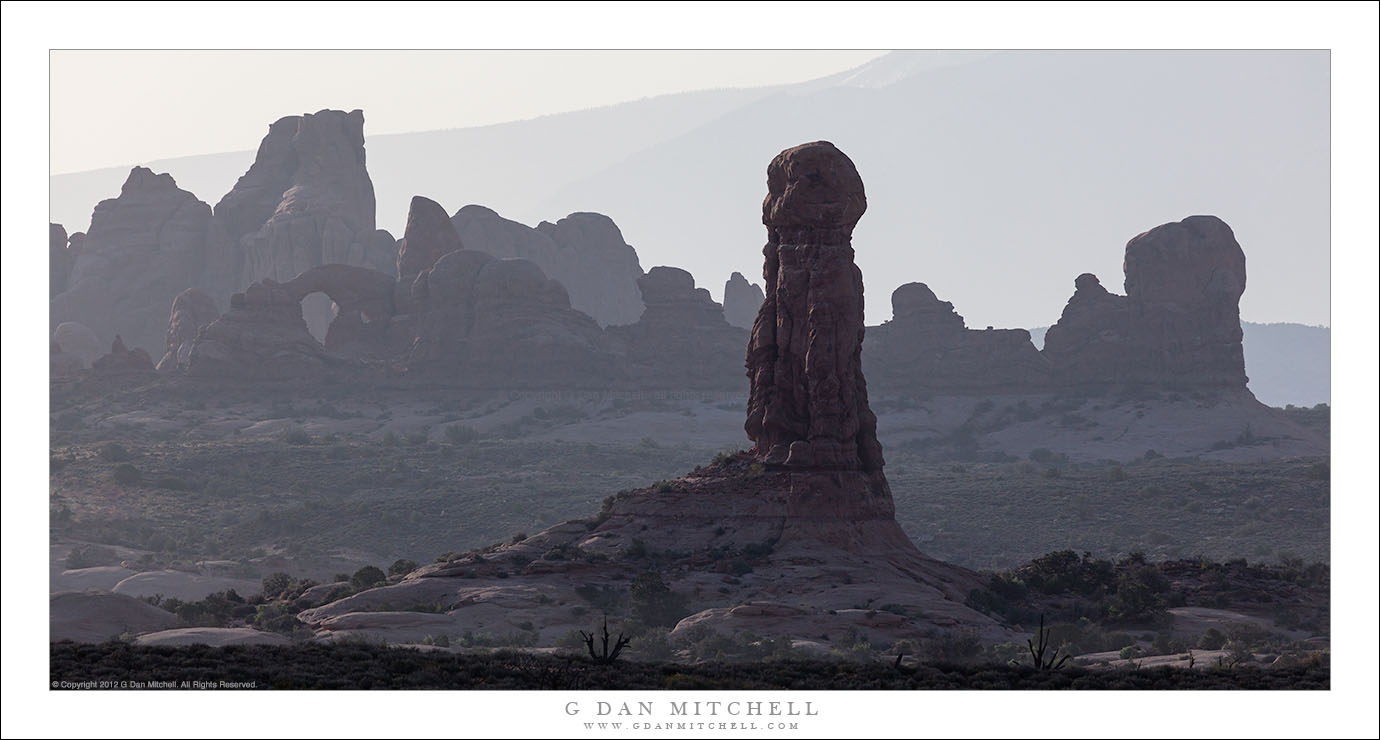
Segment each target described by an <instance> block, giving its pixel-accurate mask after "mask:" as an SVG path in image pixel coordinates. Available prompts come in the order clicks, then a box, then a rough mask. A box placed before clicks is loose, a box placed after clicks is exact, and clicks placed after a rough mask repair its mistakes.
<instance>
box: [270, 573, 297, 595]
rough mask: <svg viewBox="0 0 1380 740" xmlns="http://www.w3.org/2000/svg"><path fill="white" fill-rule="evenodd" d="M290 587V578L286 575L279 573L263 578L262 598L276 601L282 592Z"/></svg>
mask: <svg viewBox="0 0 1380 740" xmlns="http://www.w3.org/2000/svg"><path fill="white" fill-rule="evenodd" d="M291 585H292V576H289V575H288V574H286V573H282V572H279V573H273V574H271V575H267V576H264V581H263V589H264V598H265V599H270V600H271V599H276V598H278V597H279V596H281V595H282V593H283V592H284V591H286V590H288V587H289V586H291Z"/></svg>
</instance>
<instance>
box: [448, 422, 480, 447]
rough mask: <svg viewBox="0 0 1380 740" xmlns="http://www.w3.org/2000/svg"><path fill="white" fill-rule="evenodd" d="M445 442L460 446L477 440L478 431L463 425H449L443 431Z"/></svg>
mask: <svg viewBox="0 0 1380 740" xmlns="http://www.w3.org/2000/svg"><path fill="white" fill-rule="evenodd" d="M445 435H446V441H447V442H449V443H451V444H453V445H462V444H465V443H467V442H473V441H475V440H477V439H479V430H477V429H475V428H474V427H471V426H467V425H465V424H451V425H449V426H447V427H446V430H445Z"/></svg>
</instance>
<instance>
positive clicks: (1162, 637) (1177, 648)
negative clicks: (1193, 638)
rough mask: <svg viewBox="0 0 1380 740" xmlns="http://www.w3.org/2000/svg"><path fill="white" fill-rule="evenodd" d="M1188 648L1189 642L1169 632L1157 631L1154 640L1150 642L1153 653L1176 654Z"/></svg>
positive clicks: (1151, 652)
mask: <svg viewBox="0 0 1380 740" xmlns="http://www.w3.org/2000/svg"><path fill="white" fill-rule="evenodd" d="M1187 649H1188V643H1186V642H1184V641H1183V640H1181V639H1179V638H1176V637H1174V636H1173V635H1172V634H1170V633H1168V632H1159V633H1156V634H1155V639H1154V641H1153V642H1151V643H1150V654H1151V655H1174V654H1176V653H1182V652H1184V651H1185V650H1187Z"/></svg>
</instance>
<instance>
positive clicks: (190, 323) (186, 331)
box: [158, 288, 220, 372]
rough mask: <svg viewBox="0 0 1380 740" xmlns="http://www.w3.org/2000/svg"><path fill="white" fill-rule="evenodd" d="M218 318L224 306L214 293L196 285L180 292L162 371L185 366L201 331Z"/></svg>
mask: <svg viewBox="0 0 1380 740" xmlns="http://www.w3.org/2000/svg"><path fill="white" fill-rule="evenodd" d="M218 318H220V309H218V308H216V302H215V301H213V300H211V296H208V295H206V294H205V293H203V292H201V291H199V290H197V289H196V288H188V289H186V290H184V291H182V292H181V293H178V294H177V297H176V298H174V299H173V305H172V315H171V316H169V317H168V336H167V339H166V340H165V342H164V344H163V358H162V359H161V360H159V361H158V370H159V372H168V371H171V370H175V369H177V368H178V367H185V366H186V364H187V360H188V357H189V355H190V353H191V350H192V342H193V341H195V340H196V335H197V332H198V331H200V330H201V327H203V326H207V325H208V324H210V323H211V322H213V321H215V320H216V319H218Z"/></svg>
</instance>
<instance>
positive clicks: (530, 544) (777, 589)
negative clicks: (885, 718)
mask: <svg viewBox="0 0 1380 740" xmlns="http://www.w3.org/2000/svg"><path fill="white" fill-rule="evenodd" d="M652 569H654V570H656V572H657V573H658V574H659V576H660V577H661V578H662V579H663V580H664V582H665V583H666V585H667V586H669V588H670V590H671V592H672V593H674V594H677V595H680V596H682V597H684V598H685V599H686V601H687V602H688V603H689V604H691V605H692V606H691V609H690V610H688V611H691V612H692V613H689V614H688V615H687V616H685V617H684V618H682V619H681V620H680V621H679V623H678V624H676V626H675V629H674V630H673V631H672V635H673V636H674V635H680V634H685V633H686V632H687V631H689V630H692V629H706V628H707V629H710V630H713V631H716V632H723V633H734V632H744V631H745V632H751V633H753V634H755V635H759V636H763V637H773V638H780V637H786V638H791V639H794V640H803V641H810V642H818V643H820V644H824V645H828V644H830V643H832V642H834V641H836V640H840V639H844V638H846V637H848V636H849V634H850V633H851V632H856V633H857V634H858V635H860V636H862V637H864V638H866V639H868V640H872V641H874V642H877V643H885V644H890V643H892V642H894V641H896V640H900V639H904V638H912V639H914V638H923V637H929V636H934V635H937V634H939V633H940V632H946V631H953V630H958V631H962V632H970V633H973V634H976V635H977V636H979V637H980V638H982V639H984V640H991V641H1000V640H1008V639H1012V635H1011V633H1010V632H1009V631H1008V630H1007V629H1006V628H1004V627H1003V626H1002V625H1000V624H998V623H997V622H996V621H994V620H993V619H991V618H990V617H988V616H986V615H984V614H981V613H978V612H976V611H974V610H973V609H971V608H969V607H967V606H965V605H964V604H963V600H964V599H965V598H966V596H967V595H968V593H969V592H970V591H971V590H972V589H974V588H978V587H979V586H981V585H982V582H981V579H980V578H979V577H978V576H977V574H975V573H973V572H971V571H968V570H966V569H964V568H960V567H957V566H953V565H949V564H947V563H942V562H940V561H937V560H934V559H932V558H930V557H927V556H926V555H924V554H922V553H921V552H920V551H919V550H917V549H916V548H915V546H914V545H913V544H911V542H910V540H909V539H908V538H907V537H906V536H905V534H904V532H902V531H901V528H900V526H898V525H897V524H896V521H895V519H894V516H893V507H892V500H891V494H890V491H889V490H888V489H887V486H886V481H885V479H884V478H882V476H880V475H878V474H871V473H864V472H859V471H837V472H793V471H778V472H765V471H763V470H762V469H761V466H760V465H759V464H756V463H754V462H753V461H752V459H751V458H750V457H749V456H747V455H739V456H737V457H735V458H732V459H730V460H728V461H725V462H722V463H720V464H718V465H714V466H711V467H708V468H705V469H702V470H699V471H696V472H695V473H692V474H690V475H687V476H685V477H684V478H680V479H677V480H675V481H671V482H669V483H666V484H662V485H661V486H659V487H653V488H650V489H644V490H640V491H635V492H630V493H625V494H621V495H620V496H618V497H615V498H614V499H613V500H610V501H609V502H606V508H605V509H604V511H602V512H601V513H600V514H599V515H598V516H597V517H595V518H593V519H590V520H575V521H570V522H566V523H564V524H560V525H557V526H555V527H552V528H550V529H547V530H545V531H543V532H540V533H537V534H535V535H533V536H531V537H528V538H526V539H524V540H522V541H520V542H516V543H509V544H506V545H502V546H499V547H496V548H493V549H491V550H490V551H488V552H478V553H471V554H470V555H467V556H464V557H461V558H458V559H455V560H452V561H449V562H445V563H435V564H432V565H427V566H424V567H422V568H420V569H419V570H417V571H415V572H413V573H412V574H410V575H409V576H408V577H407V578H406V579H405V580H403V581H402V582H401V583H399V584H396V585H393V586H388V587H384V588H377V589H372V590H370V591H365V592H363V593H360V594H356V595H354V596H351V597H349V598H346V599H342V600H340V601H337V602H334V603H331V604H327V605H325V606H322V607H319V608H317V609H311V610H308V611H306V612H303V613H302V614H301V615H300V617H299V618H300V619H301V620H302V621H304V622H306V623H307V624H309V625H312V626H313V627H315V628H316V629H317V630H318V637H319V638H321V639H340V638H343V637H350V636H363V637H368V638H371V639H384V640H387V641H389V642H395V643H407V642H418V641H421V640H423V639H425V638H426V637H427V636H428V635H438V634H450V635H456V634H462V633H464V632H467V631H472V632H474V633H475V634H479V633H482V632H490V633H492V634H495V635H506V634H510V633H512V632H514V631H516V630H517V629H518V628H517V626H516V625H519V624H524V623H531V627H532V631H534V632H535V633H536V636H537V644H538V645H542V644H550V643H552V642H555V641H556V640H559V639H560V638H561V637H562V636H564V635H565V634H567V633H568V632H570V631H571V630H575V629H585V630H588V629H589V628H590V625H591V619H592V617H590V615H589V614H588V613H585V612H584V610H583V609H575V610H572V607H584V608H585V609H589V610H590V613H596V612H597V608H595V607H593V606H592V605H591V602H590V601H589V600H588V596H589V595H590V594H605V593H607V594H618V593H623V594H624V595H626V589H627V588H628V585H629V584H630V583H632V582H633V580H634V579H636V578H637V577H638V575H640V574H642V573H644V572H646V571H648V570H652ZM436 602H439V603H441V604H443V605H445V610H444V613H440V614H431V613H427V614H421V613H416V614H412V613H406V612H404V611H403V610H405V609H407V608H408V607H409V606H411V605H414V604H417V603H436ZM884 606H885V607H886V609H883V608H882V607H884ZM394 610H396V611H394ZM826 636H827V637H826Z"/></svg>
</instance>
